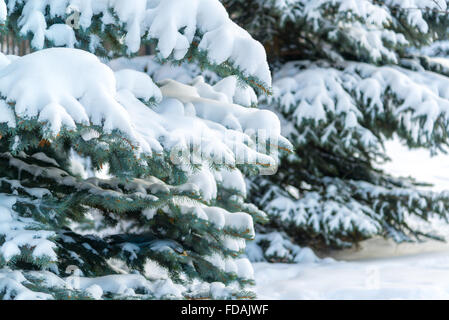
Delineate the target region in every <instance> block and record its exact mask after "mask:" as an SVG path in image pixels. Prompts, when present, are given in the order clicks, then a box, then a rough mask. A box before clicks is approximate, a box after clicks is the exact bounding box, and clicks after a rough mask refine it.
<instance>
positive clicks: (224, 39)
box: [0, 0, 271, 87]
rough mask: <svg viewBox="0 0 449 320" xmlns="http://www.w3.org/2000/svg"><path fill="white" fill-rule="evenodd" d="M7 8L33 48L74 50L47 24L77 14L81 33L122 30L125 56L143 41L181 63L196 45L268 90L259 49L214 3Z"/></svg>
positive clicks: (68, 0) (73, 39)
mask: <svg viewBox="0 0 449 320" xmlns="http://www.w3.org/2000/svg"><path fill="white" fill-rule="evenodd" d="M7 3H8V10H9V14H12V13H14V12H15V10H19V9H21V12H20V18H19V20H18V21H19V28H20V33H21V34H22V35H23V36H26V35H28V34H32V36H33V39H32V42H31V44H32V46H33V47H34V48H36V49H42V48H44V47H45V41H46V40H49V41H51V42H52V43H53V44H54V45H56V46H67V47H73V46H76V45H77V35H76V32H75V30H74V29H72V28H71V27H69V26H68V25H66V24H59V23H54V24H51V22H49V21H53V20H54V19H56V18H63V19H66V18H67V17H69V15H71V14H78V16H79V27H80V28H81V29H82V30H89V28H91V27H92V25H93V24H95V23H94V20H99V21H100V23H101V24H102V30H104V29H105V28H108V27H110V26H114V25H123V26H124V29H125V34H124V39H123V42H124V45H125V47H126V49H127V51H128V53H129V54H133V53H136V52H138V50H139V49H140V46H141V41H142V39H144V40H156V41H157V50H158V52H159V53H160V56H161V57H162V58H164V59H167V58H169V57H173V58H174V59H175V60H181V59H183V58H184V57H185V56H186V54H187V53H188V51H189V49H190V48H191V47H192V46H195V47H197V48H198V50H199V51H200V52H204V53H205V55H206V56H207V58H208V60H209V61H210V62H211V63H212V64H215V65H220V64H222V63H225V62H229V63H230V64H231V65H232V66H233V67H234V68H236V69H238V70H239V71H241V72H242V73H243V74H244V75H245V76H246V77H254V78H256V79H257V80H258V81H260V82H261V84H262V85H264V86H267V87H269V86H270V85H271V74H270V70H269V67H268V64H267V61H266V54H265V50H264V48H263V46H262V45H261V44H260V43H259V42H257V41H255V40H254V39H252V37H251V36H250V35H249V33H248V32H246V31H245V30H244V29H242V28H240V27H239V26H238V25H237V24H235V23H234V22H232V20H231V19H230V18H229V16H228V14H227V12H226V10H225V8H224V7H223V6H222V4H221V3H220V2H219V1H218V0H194V1H183V0H163V1H161V0H156V1H146V0H138V1H137V0H136V1H131V2H130V1H128V2H124V1H117V0H114V1H80V0H53V1H48V0H45V1H24V0H14V1H8V2H7ZM1 4H2V5H3V6H0V19H1V18H2V16H5V14H6V13H5V6H4V2H3V1H2V2H1ZM47 12H48V13H49V16H47V15H48V14H47ZM49 24H50V25H49ZM91 41H92V43H91V44H90V45H89V47H90V48H91V49H94V50H95V47H97V46H98V45H99V43H98V42H101V40H100V39H99V38H98V37H95V36H92V37H91Z"/></svg>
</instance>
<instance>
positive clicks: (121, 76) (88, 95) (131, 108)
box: [0, 48, 287, 165]
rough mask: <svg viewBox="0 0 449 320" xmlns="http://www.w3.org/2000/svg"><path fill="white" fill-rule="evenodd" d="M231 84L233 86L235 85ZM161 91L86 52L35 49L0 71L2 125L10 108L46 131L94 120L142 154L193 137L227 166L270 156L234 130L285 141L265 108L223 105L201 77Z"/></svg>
mask: <svg viewBox="0 0 449 320" xmlns="http://www.w3.org/2000/svg"><path fill="white" fill-rule="evenodd" d="M231 85H234V89H235V87H236V84H235V83H234V82H232V83H231ZM228 87H229V86H228ZM221 89H222V90H224V89H223V88H221ZM231 89H232V88H231ZM231 91H232V90H231ZM162 92H164V96H165V97H164V99H163V100H162V101H161V99H162V94H161V91H160V90H159V88H158V87H157V86H156V85H154V83H153V82H152V80H151V78H150V77H149V76H148V75H146V74H144V73H141V72H138V71H134V70H129V69H122V70H120V71H117V72H116V73H114V72H113V71H112V70H111V69H110V68H108V67H107V66H106V65H104V64H102V63H101V62H100V61H99V60H98V59H97V58H96V57H95V56H94V55H92V54H90V53H87V52H85V51H81V50H77V49H66V48H53V49H46V50H41V51H38V52H36V53H33V54H30V55H27V56H24V57H21V58H18V59H15V60H14V61H13V62H11V63H10V64H9V65H8V66H6V67H5V68H3V69H0V93H1V95H2V96H3V97H4V98H5V100H6V101H7V102H14V103H15V107H14V110H12V109H11V107H10V106H9V105H7V104H5V103H2V104H1V105H0V107H1V110H2V115H3V116H2V118H1V120H2V123H7V124H8V125H9V126H10V127H11V128H12V127H15V120H14V117H13V116H12V115H13V114H15V116H17V117H19V118H21V119H34V118H36V119H37V120H38V121H39V122H41V123H43V124H45V127H46V128H47V129H48V130H49V131H50V132H51V134H53V135H56V134H57V133H58V132H59V131H60V130H61V129H62V128H66V129H69V130H74V129H75V128H76V126H77V125H91V124H94V125H98V126H100V127H102V128H103V130H104V132H105V133H110V132H112V131H113V130H115V129H117V130H119V131H121V132H122V133H124V134H125V135H126V136H128V137H129V138H130V139H131V140H132V141H133V142H134V143H136V144H137V145H138V146H139V152H144V153H152V152H156V153H161V152H162V151H164V150H165V151H167V152H170V150H171V149H172V148H174V147H181V148H182V149H187V146H189V145H190V143H191V142H192V141H197V142H198V139H199V142H200V144H201V145H202V147H203V148H204V150H209V151H211V152H214V154H216V155H220V156H223V157H224V158H225V159H226V163H228V164H230V165H234V164H235V163H236V157H237V155H238V154H243V155H245V156H247V158H248V159H249V160H252V161H255V160H256V159H259V160H260V161H259V162H260V163H265V164H274V162H275V161H276V159H273V158H271V157H270V156H268V155H266V154H264V153H262V152H258V151H257V150H254V149H252V148H250V147H248V146H247V145H246V144H245V141H247V140H248V138H249V137H248V136H247V135H246V134H245V133H244V132H242V130H255V131H257V130H258V129H267V130H268V131H270V134H272V135H274V136H275V137H277V138H279V139H280V140H281V141H283V142H284V143H287V142H286V141H285V139H283V138H282V137H281V136H280V123H279V120H278V118H277V117H276V116H275V115H274V114H273V113H271V112H269V111H267V110H258V109H254V108H245V107H242V106H239V105H236V104H233V103H230V102H229V98H228V96H227V95H226V94H223V93H221V92H219V91H217V90H216V89H215V88H213V87H211V86H209V85H207V84H206V83H204V81H203V80H202V79H201V78H199V79H197V80H196V84H195V86H187V85H182V84H180V83H178V82H175V81H169V82H166V83H165V85H164V86H163V87H162ZM149 99H153V100H154V101H156V102H158V101H160V104H159V105H158V106H156V107H155V108H150V107H148V106H147V105H145V104H144V103H142V101H141V100H145V101H148V100H149ZM236 137H237V138H236Z"/></svg>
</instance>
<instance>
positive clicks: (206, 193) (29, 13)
mask: <svg viewBox="0 0 449 320" xmlns="http://www.w3.org/2000/svg"><path fill="white" fill-rule="evenodd" d="M0 19H1V20H2V22H3V30H2V32H4V33H6V32H9V33H11V34H13V35H14V36H15V37H16V38H17V39H29V40H30V41H31V46H32V50H33V53H31V54H29V55H26V56H24V57H16V56H5V55H1V56H0V96H1V99H0V149H1V150H0V192H1V193H0V298H3V299H52V298H57V299H66V298H72V299H73V298H96V299H99V298H103V299H112V298H133V299H151V298H182V297H188V298H252V297H254V293H252V292H251V290H250V288H248V285H250V284H252V282H253V274H252V268H251V265H250V263H249V261H248V260H247V259H246V258H244V257H242V256H241V254H242V253H243V252H244V250H245V240H249V239H253V238H254V226H253V222H254V221H263V220H265V219H266V217H265V214H264V213H263V212H262V211H260V210H258V209H257V208H256V206H254V205H252V204H250V203H247V202H245V197H246V185H245V183H244V178H243V177H244V174H257V173H259V172H260V170H261V169H265V168H266V167H273V166H276V163H277V158H276V151H277V150H276V149H277V147H276V145H275V144H274V142H275V141H276V140H278V141H279V145H280V147H281V148H290V144H289V143H288V141H286V140H285V139H284V138H282V137H281V136H280V122H279V119H278V118H277V116H276V115H275V114H274V113H272V112H270V111H267V110H258V109H256V108H253V107H254V105H255V103H256V98H255V97H256V94H255V91H254V90H256V91H258V92H259V93H262V94H264V93H268V92H269V91H270V85H271V75H270V71H269V67H268V63H267V61H266V54H265V51H264V48H263V47H262V45H261V44H260V43H258V42H257V41H255V40H254V39H253V38H251V36H250V35H249V34H248V33H247V32H246V31H245V30H243V29H242V28H240V27H238V26H237V25H236V24H235V23H233V22H232V21H231V20H230V19H229V16H228V14H227V12H226V10H225V9H224V7H223V6H222V4H221V3H220V2H219V1H218V0H189V1H183V0H150V1H147V0H134V1H79V0H0ZM143 44H149V45H151V46H153V47H154V48H155V50H156V51H157V55H158V58H159V61H177V62H179V63H181V62H184V63H191V64H195V65H197V66H198V67H199V68H206V69H209V70H211V73H213V74H214V75H216V76H217V77H221V78H220V79H221V80H220V81H218V83H216V84H215V86H211V85H209V84H208V83H207V82H206V81H205V80H204V78H201V77H200V78H197V79H196V80H195V82H194V83H192V84H191V85H185V84H182V83H180V82H177V81H175V80H174V79H165V80H164V81H161V82H157V83H155V82H153V80H152V79H151V78H150V77H149V76H148V75H147V74H146V73H143V72H139V71H136V70H133V69H130V68H127V67H123V63H122V64H120V63H118V62H117V61H115V62H111V66H113V65H115V67H116V68H114V71H113V70H112V69H111V67H109V66H108V65H106V64H105V63H107V62H108V60H109V59H111V58H117V57H121V56H128V57H130V56H133V55H135V54H136V53H137V51H138V50H139V48H140V47H141V45H143ZM54 47H65V48H54ZM80 49H82V50H80ZM99 58H100V59H99ZM118 65H121V67H119V66H118ZM142 71H144V70H142ZM146 71H151V70H146ZM259 131H262V132H265V134H266V136H267V137H270V140H269V144H270V147H269V148H259V146H258V144H259V143H261V142H263V141H261V137H260V136H258V134H257V133H258V132H259ZM256 142H257V144H256Z"/></svg>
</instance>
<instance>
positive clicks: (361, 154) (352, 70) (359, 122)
mask: <svg viewBox="0 0 449 320" xmlns="http://www.w3.org/2000/svg"><path fill="white" fill-rule="evenodd" d="M222 2H223V3H224V5H225V7H226V8H227V9H228V11H229V12H230V13H231V16H232V17H233V19H234V20H235V21H237V22H238V23H239V24H240V25H241V26H243V27H244V28H245V29H247V30H248V31H249V32H250V33H251V34H252V35H253V36H254V37H255V38H256V39H258V40H259V41H261V42H263V44H264V45H265V47H266V49H267V53H268V60H269V62H270V64H271V66H272V68H273V70H274V71H273V73H274V75H273V92H274V94H273V96H271V97H268V98H267V99H264V103H263V105H264V106H265V107H266V108H269V109H272V110H274V111H276V112H277V113H278V115H279V116H280V117H281V123H282V127H283V134H284V136H286V137H287V138H288V139H289V140H290V141H291V142H292V143H293V145H294V146H295V152H294V153H293V154H290V155H286V156H284V157H283V159H282V161H281V167H280V169H279V172H278V174H276V175H274V176H270V177H261V178H256V179H254V180H252V181H251V183H250V185H251V194H252V201H253V202H254V203H255V204H257V205H258V206H259V207H260V208H261V209H262V210H264V211H266V212H267V213H268V215H269V217H270V223H269V224H268V225H265V226H260V227H259V232H260V235H259V234H258V236H257V237H256V239H257V240H256V241H257V244H258V245H259V246H260V247H262V249H263V254H262V253H261V252H262V251H261V250H260V247H255V248H254V249H257V250H251V252H250V255H251V256H252V258H253V259H256V260H257V259H264V258H268V259H274V260H287V261H292V260H296V261H300V260H301V259H303V258H304V256H303V255H302V254H300V253H301V250H300V247H298V245H308V246H313V247H315V248H323V247H325V248H329V247H334V248H335V247H339V248H340V247H347V246H352V245H353V244H354V243H357V242H358V241H360V240H363V239H367V238H370V237H373V236H376V235H381V236H385V237H390V238H393V239H394V240H395V241H397V242H403V241H413V240H416V239H421V238H423V237H432V238H437V239H440V236H439V235H438V234H435V233H433V232H431V231H432V230H430V229H429V228H428V226H429V225H428V224H426V221H429V220H430V219H442V221H443V222H444V221H447V213H448V209H449V207H448V206H449V202H448V200H449V198H448V194H447V193H434V192H431V191H428V190H425V189H423V188H421V186H422V185H420V184H419V183H417V182H416V181H414V180H413V179H409V178H397V177H393V176H391V175H389V174H386V173H385V172H383V171H382V170H380V169H379V166H378V164H380V163H382V162H384V161H387V160H388V156H387V154H385V150H384V142H385V141H386V140H388V139H391V138H393V137H397V138H398V139H400V140H401V141H402V142H403V143H404V144H406V145H407V146H408V147H410V148H417V147H423V148H427V149H429V150H430V152H431V153H437V152H441V151H444V150H447V145H448V124H449V122H448V119H449V113H448V111H449V109H448V106H449V96H448V92H449V90H448V89H449V78H448V77H447V76H448V75H449V74H448V69H447V66H448V64H447V61H446V60H444V59H434V58H431V57H428V56H426V55H424V54H423V53H422V52H423V51H419V48H420V47H422V46H426V45H429V44H431V43H433V42H434V41H437V40H442V39H444V38H445V37H446V34H445V33H446V32H447V26H448V14H447V3H446V2H445V1H443V0H436V1H434V0H416V1H415V0H411V1H400V0H357V1H353V0H336V1H334V0H332V1H331V0H319V1H312V0H311V1H309V0H273V1H260V0H251V1H240V0H224V1H222ZM258 248H259V249H258Z"/></svg>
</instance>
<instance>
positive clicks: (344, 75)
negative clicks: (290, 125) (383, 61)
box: [273, 61, 449, 147]
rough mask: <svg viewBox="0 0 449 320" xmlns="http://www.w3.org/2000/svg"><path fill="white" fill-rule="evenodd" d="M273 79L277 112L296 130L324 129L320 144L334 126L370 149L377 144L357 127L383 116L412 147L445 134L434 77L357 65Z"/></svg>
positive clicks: (294, 69) (446, 104) (290, 68)
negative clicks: (308, 126)
mask: <svg viewBox="0 0 449 320" xmlns="http://www.w3.org/2000/svg"><path fill="white" fill-rule="evenodd" d="M304 66H307V68H306V69H303V67H304ZM274 78H275V80H274V85H273V90H274V99H275V101H276V102H277V104H276V106H277V108H279V111H281V112H282V113H284V114H287V115H288V116H289V117H290V118H291V119H292V120H293V122H294V123H295V124H296V125H298V126H301V125H302V124H303V121H305V120H309V121H313V122H315V123H318V122H321V123H323V124H325V125H326V126H327V127H328V129H329V130H330V131H329V130H328V131H326V132H328V133H327V134H325V135H323V137H322V142H326V140H327V139H328V138H331V137H332V135H331V134H330V133H332V132H334V131H335V128H336V127H337V125H336V123H337V122H339V123H340V124H339V125H340V126H342V127H343V128H344V129H343V130H344V132H345V133H350V134H357V135H359V136H360V141H361V142H362V143H363V145H364V146H365V147H369V146H375V145H377V144H378V141H377V138H376V137H375V136H374V135H373V133H372V132H371V131H370V129H368V128H367V127H365V126H364V124H363V123H364V122H366V121H367V120H368V121H375V119H376V118H378V117H381V116H382V115H384V114H386V113H391V114H393V115H394V116H395V117H396V118H397V119H398V120H397V121H398V125H400V126H402V127H403V129H404V135H405V137H406V138H407V139H409V140H410V141H413V142H414V143H417V144H426V143H430V144H433V143H434V139H435V138H439V137H443V136H444V134H445V130H447V129H446V128H447V122H448V119H449V96H448V94H447V92H448V88H449V81H448V80H447V78H446V77H444V76H442V75H439V74H437V73H434V72H429V71H420V72H418V71H413V70H408V69H405V68H401V67H398V66H381V67H378V66H373V65H369V64H364V63H357V62H348V63H346V64H344V65H343V66H342V67H341V68H334V67H332V66H330V65H327V64H326V63H311V62H308V61H303V62H291V63H288V64H286V65H285V66H284V67H283V68H282V69H281V70H279V71H278V72H277V73H276V74H275V76H274ZM392 101H394V102H395V103H391V102H392ZM331 131H332V132H331Z"/></svg>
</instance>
